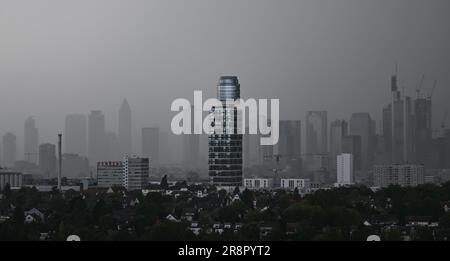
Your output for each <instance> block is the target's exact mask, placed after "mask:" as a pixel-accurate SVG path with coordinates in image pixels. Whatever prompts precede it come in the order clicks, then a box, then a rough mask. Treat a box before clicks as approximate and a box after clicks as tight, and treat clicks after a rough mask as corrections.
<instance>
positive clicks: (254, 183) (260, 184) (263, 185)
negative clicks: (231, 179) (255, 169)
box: [244, 178, 273, 190]
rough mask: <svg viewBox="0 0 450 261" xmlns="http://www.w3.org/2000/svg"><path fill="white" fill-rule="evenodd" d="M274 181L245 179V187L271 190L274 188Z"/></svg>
mask: <svg viewBox="0 0 450 261" xmlns="http://www.w3.org/2000/svg"><path fill="white" fill-rule="evenodd" d="M272 183H273V181H272V179H268V178H247V179H244V187H245V188H248V189H255V190H258V189H270V188H271V187H272Z"/></svg>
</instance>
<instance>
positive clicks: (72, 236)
mask: <svg viewBox="0 0 450 261" xmlns="http://www.w3.org/2000/svg"><path fill="white" fill-rule="evenodd" d="M67 241H81V238H80V237H79V236H77V235H70V236H68V237H67Z"/></svg>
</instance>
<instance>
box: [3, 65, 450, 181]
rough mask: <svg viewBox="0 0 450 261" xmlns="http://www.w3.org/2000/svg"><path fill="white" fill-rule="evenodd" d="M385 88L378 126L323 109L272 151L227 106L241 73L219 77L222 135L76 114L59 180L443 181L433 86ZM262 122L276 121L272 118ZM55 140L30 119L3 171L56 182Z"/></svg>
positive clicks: (291, 127)
mask: <svg viewBox="0 0 450 261" xmlns="http://www.w3.org/2000/svg"><path fill="white" fill-rule="evenodd" d="M422 83H423V81H422ZM422 83H421V84H422ZM386 86H387V87H388V86H389V87H390V94H391V95H390V99H389V100H387V101H386V103H385V106H381V105H380V109H382V110H380V112H382V117H381V119H380V121H378V122H379V124H377V123H378V122H377V121H375V120H374V118H373V116H372V115H371V114H370V113H367V112H354V113H351V114H350V115H348V116H349V117H348V119H342V118H341V119H337V120H332V121H330V122H328V121H329V116H328V112H327V111H326V110H311V111H308V112H307V113H306V115H305V116H306V117H305V119H304V121H300V119H289V120H281V121H280V122H279V141H278V144H276V145H271V146H267V145H261V144H260V138H261V137H262V136H263V135H262V134H248V133H249V127H248V126H239V127H244V128H246V131H245V134H244V135H242V134H239V133H238V129H239V128H238V124H239V123H238V113H239V112H238V109H236V108H228V107H226V106H225V104H226V103H225V102H226V101H227V100H237V99H240V98H241V89H240V83H239V80H238V78H237V77H236V76H223V77H220V79H219V83H218V84H217V98H218V100H219V101H220V102H221V103H222V107H221V108H220V107H219V108H214V110H217V111H219V112H220V113H221V116H222V118H223V119H214V121H213V125H214V126H213V127H216V124H219V122H217V121H218V120H223V122H222V123H221V124H220V125H218V126H222V127H223V129H222V133H218V132H215V133H213V134H210V135H195V134H192V135H188V134H186V135H182V136H178V135H175V134H172V133H169V132H168V131H167V130H164V129H162V128H160V127H158V126H154V127H141V128H140V131H136V133H135V134H133V133H134V132H133V131H134V129H135V128H134V127H133V124H132V123H133V122H132V110H131V107H130V104H129V103H128V101H127V99H124V100H123V101H122V103H121V104H120V108H119V110H118V125H117V129H116V131H111V130H108V129H107V126H109V125H108V124H106V116H105V114H104V112H103V111H101V110H92V111H90V113H89V114H88V115H86V114H76V113H75V114H69V115H67V116H66V117H65V121H64V130H63V132H62V133H64V135H63V137H64V142H63V151H64V152H63V153H62V155H61V169H62V176H63V177H66V178H75V179H77V178H78V179H79V178H87V177H89V178H93V176H94V174H95V170H94V168H95V167H97V172H96V174H97V179H98V180H97V181H98V184H99V186H103V187H108V186H112V185H120V186H124V187H126V188H127V189H129V190H134V189H138V188H142V187H144V186H145V185H146V183H147V182H148V180H149V178H150V177H152V178H159V179H160V178H161V176H162V175H165V174H169V175H173V176H175V177H177V178H181V177H183V178H184V177H187V176H188V174H189V175H190V177H197V176H198V177H197V179H200V180H201V179H203V180H204V181H206V180H208V178H209V182H210V183H211V184H213V185H216V186H219V187H236V186H243V185H245V186H247V187H249V188H252V189H255V188H267V187H273V186H286V187H289V188H293V187H295V188H297V187H298V186H297V185H298V184H303V183H304V184H308V186H307V187H308V188H320V187H322V186H328V185H332V184H337V185H339V186H340V185H351V184H354V183H359V184H366V185H379V186H387V185H389V184H400V185H416V184H422V183H423V182H425V181H433V182H434V180H439V181H446V179H445V177H443V176H442V174H441V173H444V172H445V171H444V170H445V169H450V130H449V129H447V128H446V114H445V116H444V119H443V121H442V122H439V123H440V126H439V129H433V127H434V126H435V125H436V124H435V125H433V121H432V119H433V117H432V116H433V106H432V105H433V103H432V96H433V92H434V89H435V87H436V82H434V85H433V88H432V90H431V92H430V93H429V94H426V95H424V94H422V93H421V88H420V87H419V88H418V89H416V92H417V97H416V98H414V97H410V96H408V95H406V92H405V88H404V87H403V86H400V84H399V79H398V75H397V73H396V74H395V75H393V76H392V77H391V78H390V82H388V83H387V84H386ZM198 109H199V108H196V107H195V106H191V108H190V110H191V114H192V115H191V118H194V115H199V114H201V115H203V114H206V112H203V111H202V112H201V113H198V112H195V110H198ZM258 121H267V124H268V125H270V126H271V125H272V124H273V122H271V121H272V119H270V118H259V119H258ZM230 122H233V123H234V125H233V126H232V128H231V129H229V128H227V127H228V125H229V124H228V123H230ZM194 127H195V126H191V131H192V130H193V129H194ZM197 127H200V128H201V127H203V126H197ZM377 127H378V128H377ZM302 128H304V129H303V130H302ZM55 133H57V132H56V131H55ZM139 133H140V146H141V147H140V149H141V150H140V151H139V152H138V153H136V152H135V151H134V150H133V143H132V141H133V139H132V137H133V135H139ZM302 135H303V136H302ZM206 136H207V138H206ZM55 143H56V135H55V138H54V140H50V141H45V142H43V143H39V131H38V128H37V127H36V120H35V118H34V117H28V118H26V120H25V124H24V139H23V146H24V147H23V148H24V151H23V154H22V153H21V151H20V152H18V150H17V146H18V144H20V145H22V143H20V141H19V142H18V141H17V138H16V135H15V134H14V133H11V132H7V133H5V134H3V136H2V144H1V161H0V163H1V167H2V168H3V169H5V168H6V169H7V170H8V171H10V172H11V173H23V174H28V175H32V176H33V177H34V178H42V179H47V180H54V179H55V178H56V177H57V174H58V169H59V166H60V165H59V163H58V157H57V155H56V146H55ZM302 146H304V147H302ZM18 154H20V155H18ZM22 155H23V156H22ZM150 167H151V169H150ZM119 169H122V170H121V171H119ZM409 171H412V173H413V174H410V173H409ZM197 172H198V173H197ZM414 173H417V177H416V176H414V175H416V174H414ZM199 174H200V175H199ZM5 175H6V174H5ZM118 175H120V178H119V176H118ZM408 175H409V176H408ZM411 175H412V176H411ZM13 176H14V175H13ZM8 177H9V176H8ZM27 177H28V176H27ZM244 177H245V180H246V184H247V185H246V184H244V183H243V178H244ZM14 178H16V176H14ZM411 179H414V180H412V181H411ZM449 179H450V177H449V178H447V180H449ZM119 180H120V182H119ZM282 180H284V183H283V184H282V183H281V181H282ZM302 182H303V183H302ZM119 183H120V184H119ZM15 184H16V183H15ZM299 186H300V185H299ZM300 187H302V186H300Z"/></svg>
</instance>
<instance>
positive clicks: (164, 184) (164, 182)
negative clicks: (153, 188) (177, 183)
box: [160, 175, 169, 189]
mask: <svg viewBox="0 0 450 261" xmlns="http://www.w3.org/2000/svg"><path fill="white" fill-rule="evenodd" d="M160 186H161V188H162V189H168V188H169V183H168V182H167V175H164V177H163V178H162V179H161V184H160Z"/></svg>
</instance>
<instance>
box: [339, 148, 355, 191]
mask: <svg viewBox="0 0 450 261" xmlns="http://www.w3.org/2000/svg"><path fill="white" fill-rule="evenodd" d="M336 170H337V184H336V185H337V186H346V185H351V184H353V183H354V176H353V155H352V154H349V153H343V154H340V155H338V156H337V161H336Z"/></svg>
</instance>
